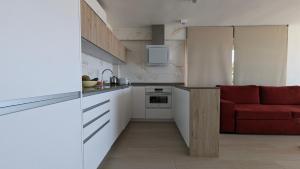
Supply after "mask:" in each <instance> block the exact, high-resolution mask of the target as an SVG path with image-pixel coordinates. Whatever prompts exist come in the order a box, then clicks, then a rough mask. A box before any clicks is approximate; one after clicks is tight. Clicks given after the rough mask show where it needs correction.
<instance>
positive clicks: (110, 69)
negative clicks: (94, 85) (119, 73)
mask: <svg viewBox="0 0 300 169" xmlns="http://www.w3.org/2000/svg"><path fill="white" fill-rule="evenodd" d="M106 71H110V72H111V74H113V71H112V70H111V69H104V70H103V71H102V73H101V81H102V83H103V84H104V81H103V75H104V73H105V72H106Z"/></svg>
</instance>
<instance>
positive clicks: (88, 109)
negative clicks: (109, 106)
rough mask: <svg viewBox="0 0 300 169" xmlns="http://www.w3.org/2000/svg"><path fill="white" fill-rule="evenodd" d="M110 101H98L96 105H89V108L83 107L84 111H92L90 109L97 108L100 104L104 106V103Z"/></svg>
mask: <svg viewBox="0 0 300 169" xmlns="http://www.w3.org/2000/svg"><path fill="white" fill-rule="evenodd" d="M108 102H110V100H109V99H108V100H105V101H104V102H101V103H98V104H96V105H94V106H91V107H88V108H86V109H83V111H82V112H83V113H85V112H87V111H90V110H92V109H95V108H97V107H99V106H102V105H104V104H106V103H108Z"/></svg>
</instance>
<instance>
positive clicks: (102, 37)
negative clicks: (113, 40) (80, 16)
mask: <svg viewBox="0 0 300 169" xmlns="http://www.w3.org/2000/svg"><path fill="white" fill-rule="evenodd" d="M108 31H109V29H108V28H107V27H106V25H105V23H104V22H103V21H102V20H101V19H97V26H96V38H97V39H96V44H98V45H99V47H101V48H102V49H104V50H105V51H108V35H107V33H108Z"/></svg>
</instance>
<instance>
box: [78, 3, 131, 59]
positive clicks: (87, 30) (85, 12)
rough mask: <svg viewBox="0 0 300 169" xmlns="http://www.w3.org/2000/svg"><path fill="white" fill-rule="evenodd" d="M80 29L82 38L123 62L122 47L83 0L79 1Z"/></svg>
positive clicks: (123, 48) (124, 56) (124, 53)
mask: <svg viewBox="0 0 300 169" xmlns="http://www.w3.org/2000/svg"><path fill="white" fill-rule="evenodd" d="M81 29H82V37H83V38H85V39H86V40H88V41H89V42H91V43H92V44H94V45H95V46H97V47H99V48H102V49H103V50H105V51H106V52H108V53H110V54H111V55H113V56H114V57H115V58H118V59H119V60H121V61H122V62H125V60H126V59H125V58H126V52H124V51H126V50H125V47H124V45H123V44H122V43H121V41H119V40H118V39H117V38H116V36H115V35H114V34H113V33H112V31H111V30H110V29H109V28H108V27H107V26H106V24H105V23H104V22H103V21H102V20H101V18H100V17H99V16H98V15H97V14H96V13H95V12H94V11H93V9H92V8H91V7H90V6H89V5H88V4H87V3H86V2H85V1H84V0H81Z"/></svg>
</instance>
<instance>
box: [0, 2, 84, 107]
mask: <svg viewBox="0 0 300 169" xmlns="http://www.w3.org/2000/svg"><path fill="white" fill-rule="evenodd" d="M16 3H17V4H16ZM79 5H80V3H79V1H74V0H64V1H61V0H49V1H36V0H26V1H1V5H0V20H1V31H0V37H1V40H0V46H1V50H0V51H1V57H0V76H1V77H5V81H6V82H5V83H4V82H3V81H4V79H3V81H2V82H1V83H0V93H1V94H0V101H2V100H14V99H19V98H29V97H38V96H44V95H53V94H59V93H68V92H74V91H80V90H81V79H80V78H79V77H80V76H81V61H80V55H81V53H80V48H81V46H80V26H79V25H80V23H79V21H80V18H79V17H80V14H79V9H80V6H79Z"/></svg>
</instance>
